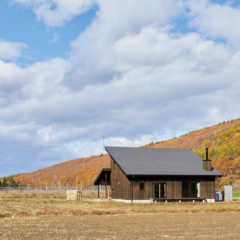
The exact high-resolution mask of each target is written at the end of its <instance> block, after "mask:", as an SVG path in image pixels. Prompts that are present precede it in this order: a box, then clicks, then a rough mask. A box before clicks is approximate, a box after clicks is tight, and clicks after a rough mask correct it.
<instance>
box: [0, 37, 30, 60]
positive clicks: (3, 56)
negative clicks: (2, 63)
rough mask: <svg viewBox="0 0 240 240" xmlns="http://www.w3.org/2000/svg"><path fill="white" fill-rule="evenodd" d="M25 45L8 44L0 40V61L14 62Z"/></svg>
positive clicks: (17, 43)
mask: <svg viewBox="0 0 240 240" xmlns="http://www.w3.org/2000/svg"><path fill="white" fill-rule="evenodd" d="M26 47H27V45H26V44H25V43H19V42H8V41H4V40H1V39H0V60H16V59H17V58H19V57H20V56H21V54H22V51H23V50H24V48H26Z"/></svg>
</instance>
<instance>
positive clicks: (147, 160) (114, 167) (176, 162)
mask: <svg viewBox="0 0 240 240" xmlns="http://www.w3.org/2000/svg"><path fill="white" fill-rule="evenodd" d="M105 149H106V151H107V153H108V154H109V156H110V158H111V169H103V170H102V171H101V173H100V175H99V176H98V177H97V179H96V181H95V184H96V185H99V184H100V183H104V185H107V184H109V185H110V186H111V192H112V195H111V196H112V199H113V200H118V201H126V202H128V201H129V202H152V201H179V200H181V201H202V200H209V201H214V199H215V181H216V178H217V177H220V176H221V173H219V172H218V171H216V170H215V169H213V168H212V166H211V161H210V160H209V159H208V149H207V148H206V159H201V158H200V157H199V156H198V155H196V154H195V153H193V152H192V151H191V149H176V148H167V149H166V148H130V147H105Z"/></svg>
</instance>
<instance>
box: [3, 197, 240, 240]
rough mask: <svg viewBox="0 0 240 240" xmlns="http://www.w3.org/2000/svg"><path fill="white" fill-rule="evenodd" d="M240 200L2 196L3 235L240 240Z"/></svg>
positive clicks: (37, 237)
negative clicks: (138, 201) (130, 200)
mask: <svg viewBox="0 0 240 240" xmlns="http://www.w3.org/2000/svg"><path fill="white" fill-rule="evenodd" d="M239 212H240V202H231V203H208V204H206V203H156V204H125V203H116V202H112V201H106V202H90V201H66V200H64V199H61V198H51V197H50V196H48V197H47V198H42V197H41V198H29V197H27V198H23V197H17V198H14V197H13V196H11V197H10V198H7V197H5V198H0V236H1V238H0V239H4V240H5V239H11V240H12V239H36V240H38V239H45V240H50V239H71V240H73V239H103V240H105V239H120V240H121V239H124V240H128V239H140V240H141V239H199V240H200V239H239V236H238V235H239V234H238V233H239V231H240V215H239Z"/></svg>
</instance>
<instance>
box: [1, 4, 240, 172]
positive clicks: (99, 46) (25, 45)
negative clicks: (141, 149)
mask: <svg viewBox="0 0 240 240" xmlns="http://www.w3.org/2000/svg"><path fill="white" fill-rule="evenodd" d="M239 22H240V0H235V1H230V0H151V1H149V0H141V1H137V0H121V1H118V0H112V1H109V0H67V1H66V0H2V1H1V4H0V145H1V147H0V176H6V175H10V174H15V173H22V172H28V171H33V170H37V169H39V168H42V167H47V166H50V165H52V164H55V163H59V162H62V161H66V160H70V159H74V158H79V157H85V156H90V155H95V154H100V153H104V147H103V145H115V146H140V145H143V144H147V143H150V142H155V141H161V140H165V139H168V138H172V137H176V136H179V135H181V134H185V133H187V132H189V131H192V130H194V129H199V128H202V127H205V126H209V125H213V124H216V123H219V122H222V121H226V120H231V119H236V118H239V116H240V108H239V102H240V81H239V76H240V28H239V27H238V23H239Z"/></svg>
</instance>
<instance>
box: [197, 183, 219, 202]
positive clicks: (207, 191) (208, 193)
mask: <svg viewBox="0 0 240 240" xmlns="http://www.w3.org/2000/svg"><path fill="white" fill-rule="evenodd" d="M200 197H201V198H210V199H213V198H215V181H214V180H201V181H200Z"/></svg>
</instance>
